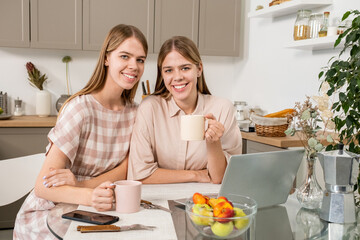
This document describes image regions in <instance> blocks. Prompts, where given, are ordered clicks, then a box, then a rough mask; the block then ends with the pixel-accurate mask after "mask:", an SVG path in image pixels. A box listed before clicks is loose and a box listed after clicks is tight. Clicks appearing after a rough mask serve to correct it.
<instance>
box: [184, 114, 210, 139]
mask: <svg viewBox="0 0 360 240" xmlns="http://www.w3.org/2000/svg"><path fill="white" fill-rule="evenodd" d="M180 129H181V130H180V131H181V139H182V140H184V141H201V140H204V138H205V117H204V116H203V115H184V116H181V126H180Z"/></svg>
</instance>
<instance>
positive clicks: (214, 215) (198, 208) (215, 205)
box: [185, 193, 257, 239]
mask: <svg viewBox="0 0 360 240" xmlns="http://www.w3.org/2000/svg"><path fill="white" fill-rule="evenodd" d="M228 197H229V199H231V200H229V199H228V198H226V197H221V196H220V197H217V198H210V197H208V196H206V195H203V194H201V193H195V194H194V195H193V197H192V198H190V199H188V200H187V201H186V209H185V210H186V214H187V216H188V217H189V219H190V220H191V222H192V224H193V225H194V227H195V228H196V229H197V230H198V231H199V232H200V233H201V234H202V235H204V236H206V237H211V238H215V239H228V238H233V237H237V236H240V235H241V234H242V233H244V232H245V231H246V230H247V229H248V228H249V227H250V225H251V223H252V222H253V221H254V218H255V215H256V212H257V204H256V202H255V200H253V199H251V198H249V197H246V196H240V195H233V196H230V195H229V196H228ZM230 197H231V198H230Z"/></svg>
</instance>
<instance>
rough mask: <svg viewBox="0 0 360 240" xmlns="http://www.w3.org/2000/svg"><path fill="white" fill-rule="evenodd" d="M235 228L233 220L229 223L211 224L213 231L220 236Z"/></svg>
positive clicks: (224, 235)
mask: <svg viewBox="0 0 360 240" xmlns="http://www.w3.org/2000/svg"><path fill="white" fill-rule="evenodd" d="M233 229H234V224H233V222H227V223H220V222H215V223H214V224H213V225H212V226H211V231H212V232H213V233H214V234H215V235H216V236H219V237H226V236H227V235H229V234H230V233H231V232H232V231H233Z"/></svg>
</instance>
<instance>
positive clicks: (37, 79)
mask: <svg viewBox="0 0 360 240" xmlns="http://www.w3.org/2000/svg"><path fill="white" fill-rule="evenodd" d="M26 70H27V73H28V76H29V77H28V79H29V81H30V84H31V85H32V86H33V87H36V88H38V89H39V90H44V87H43V85H44V82H45V81H46V79H47V76H46V74H43V75H41V73H40V71H39V70H38V69H37V68H36V67H35V66H34V64H33V63H32V62H28V63H26Z"/></svg>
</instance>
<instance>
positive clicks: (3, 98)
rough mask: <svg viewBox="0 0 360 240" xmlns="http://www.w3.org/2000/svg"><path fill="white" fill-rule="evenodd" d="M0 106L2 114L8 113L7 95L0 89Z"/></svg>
mask: <svg viewBox="0 0 360 240" xmlns="http://www.w3.org/2000/svg"><path fill="white" fill-rule="evenodd" d="M0 108H1V109H2V110H3V111H4V112H3V114H4V115H8V114H9V112H8V96H7V93H3V92H2V91H0Z"/></svg>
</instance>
